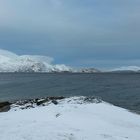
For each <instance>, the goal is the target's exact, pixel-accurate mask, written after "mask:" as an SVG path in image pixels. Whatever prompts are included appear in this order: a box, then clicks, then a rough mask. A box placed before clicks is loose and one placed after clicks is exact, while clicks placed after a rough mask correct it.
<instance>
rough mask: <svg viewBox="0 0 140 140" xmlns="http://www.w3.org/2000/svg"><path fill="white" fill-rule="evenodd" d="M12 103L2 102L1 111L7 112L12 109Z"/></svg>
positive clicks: (0, 104)
mask: <svg viewBox="0 0 140 140" xmlns="http://www.w3.org/2000/svg"><path fill="white" fill-rule="evenodd" d="M10 105H11V104H10V103H9V102H1V103H0V112H7V111H9V110H10Z"/></svg>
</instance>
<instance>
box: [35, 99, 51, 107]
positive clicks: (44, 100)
mask: <svg viewBox="0 0 140 140" xmlns="http://www.w3.org/2000/svg"><path fill="white" fill-rule="evenodd" d="M48 101H49V100H48V99H43V100H41V101H39V100H38V101H37V102H36V104H37V105H38V106H39V105H42V104H44V103H46V102H48Z"/></svg>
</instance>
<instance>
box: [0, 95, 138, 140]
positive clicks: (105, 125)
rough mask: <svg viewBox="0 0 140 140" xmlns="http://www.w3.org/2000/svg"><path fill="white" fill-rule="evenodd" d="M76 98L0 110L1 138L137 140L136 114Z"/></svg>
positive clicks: (26, 139)
mask: <svg viewBox="0 0 140 140" xmlns="http://www.w3.org/2000/svg"><path fill="white" fill-rule="evenodd" d="M75 98H76V97H75ZM75 98H72V99H70V98H69V99H63V100H61V101H60V102H59V104H58V105H55V104H53V103H49V104H48V105H47V106H41V107H35V108H32V109H24V110H21V109H18V107H14V108H12V109H11V110H10V111H9V112H6V113H0V140H140V116H139V115H137V114H133V113H131V112H129V111H127V110H125V109H122V108H119V107H115V106H113V105H110V104H108V103H105V102H100V103H97V102H95V103H82V102H81V101H79V102H78V103H77V101H78V100H77V98H78V97H77V98H76V100H75ZM15 110H17V111H15Z"/></svg>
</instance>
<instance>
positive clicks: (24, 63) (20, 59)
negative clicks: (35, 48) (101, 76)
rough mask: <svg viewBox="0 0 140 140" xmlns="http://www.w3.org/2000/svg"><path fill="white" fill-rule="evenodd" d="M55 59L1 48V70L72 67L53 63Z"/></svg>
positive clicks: (44, 69)
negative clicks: (16, 52) (19, 53)
mask: <svg viewBox="0 0 140 140" xmlns="http://www.w3.org/2000/svg"><path fill="white" fill-rule="evenodd" d="M52 61H53V59H52V58H51V57H47V56H38V55H37V56H36V55H22V56H19V55H16V54H14V53H12V52H9V51H6V50H0V72H65V71H71V70H72V68H70V67H68V66H66V65H64V64H60V65H59V64H57V65H54V64H52Z"/></svg>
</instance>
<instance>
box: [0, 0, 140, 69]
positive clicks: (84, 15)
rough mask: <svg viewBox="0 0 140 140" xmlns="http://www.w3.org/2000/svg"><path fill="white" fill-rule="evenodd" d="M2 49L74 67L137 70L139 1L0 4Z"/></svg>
mask: <svg viewBox="0 0 140 140" xmlns="http://www.w3.org/2000/svg"><path fill="white" fill-rule="evenodd" d="M0 49H4V50H8V51H12V52H14V53H16V54H18V55H24V54H30V55H46V56H50V57H53V58H54V63H57V64H58V63H61V64H62V63H63V64H66V65H69V66H72V67H96V68H103V69H108V68H115V67H120V66H130V65H133V66H140V55H139V54H140V1H139V0H115V1H113V0H102V1H101V0H22V1H21V0H0Z"/></svg>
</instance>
